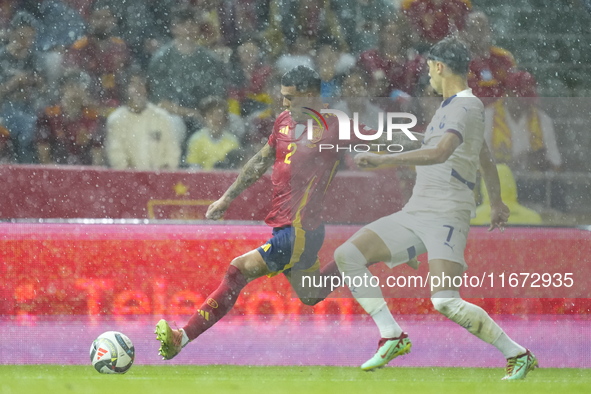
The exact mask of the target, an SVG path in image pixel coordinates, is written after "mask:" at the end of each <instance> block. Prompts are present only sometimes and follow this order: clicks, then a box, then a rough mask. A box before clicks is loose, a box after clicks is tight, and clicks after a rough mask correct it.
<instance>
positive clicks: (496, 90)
mask: <svg viewBox="0 0 591 394" xmlns="http://www.w3.org/2000/svg"><path fill="white" fill-rule="evenodd" d="M515 66H516V64H515V59H513V55H512V54H511V52H509V51H506V50H504V49H502V48H498V47H491V48H490V54H489V55H488V56H487V57H484V56H481V57H475V58H473V59H472V61H471V62H470V68H469V71H468V86H469V87H470V88H471V89H472V93H474V95H475V96H476V97H479V98H483V97H503V95H504V94H505V88H506V86H505V82H506V80H507V76H508V75H509V74H510V73H511V72H512V71H513V70H514V69H515ZM485 104H486V103H485Z"/></svg>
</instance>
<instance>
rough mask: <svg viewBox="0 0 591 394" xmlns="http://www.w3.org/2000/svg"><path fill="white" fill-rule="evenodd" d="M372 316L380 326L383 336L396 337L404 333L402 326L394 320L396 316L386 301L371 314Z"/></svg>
mask: <svg viewBox="0 0 591 394" xmlns="http://www.w3.org/2000/svg"><path fill="white" fill-rule="evenodd" d="M371 317H372V318H373V321H374V322H375V323H376V325H377V326H378V329H379V330H380V336H381V337H382V338H396V337H399V336H400V335H401V334H402V328H400V326H399V325H398V323H396V320H394V316H392V313H391V312H390V309H388V306H387V305H386V303H385V302H384V306H383V307H382V308H381V309H380V310H378V311H377V312H375V313H374V314H373V315H371Z"/></svg>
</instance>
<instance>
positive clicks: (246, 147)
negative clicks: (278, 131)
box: [240, 75, 285, 158]
mask: <svg viewBox="0 0 591 394" xmlns="http://www.w3.org/2000/svg"><path fill="white" fill-rule="evenodd" d="M264 91H265V92H267V93H268V94H269V104H267V107H266V108H264V109H261V110H259V111H256V112H253V113H252V114H250V115H249V116H248V117H247V118H246V122H245V123H246V126H245V133H244V135H243V136H242V139H241V141H240V145H241V146H242V150H243V151H244V157H247V158H248V157H252V156H253V155H254V154H255V153H257V152H258V151H259V150H261V148H262V147H263V146H264V145H265V144H266V143H267V141H268V140H269V136H270V135H271V132H272V131H273V126H274V125H275V120H276V119H277V116H279V114H280V113H281V112H283V111H284V110H285V107H284V106H283V95H282V94H281V76H279V75H276V76H275V77H272V78H269V80H268V81H267V84H266V86H265V88H264Z"/></svg>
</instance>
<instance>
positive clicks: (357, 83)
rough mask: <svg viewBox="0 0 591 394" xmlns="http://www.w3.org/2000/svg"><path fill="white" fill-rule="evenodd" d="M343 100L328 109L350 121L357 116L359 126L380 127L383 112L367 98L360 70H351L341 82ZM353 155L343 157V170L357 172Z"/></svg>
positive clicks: (365, 78)
mask: <svg viewBox="0 0 591 394" xmlns="http://www.w3.org/2000/svg"><path fill="white" fill-rule="evenodd" d="M342 96H343V98H342V99H341V100H339V101H337V102H336V103H335V104H334V105H331V106H330V107H331V108H333V109H336V110H339V111H343V112H344V113H346V114H347V115H348V116H349V118H350V119H354V113H357V114H358V122H359V124H363V125H367V126H369V127H371V128H373V129H374V130H377V129H378V128H379V126H380V122H379V121H380V113H382V114H383V113H384V110H383V109H382V108H380V107H378V106H377V105H375V104H373V103H372V102H371V101H370V100H369V98H368V96H369V83H368V76H367V74H366V73H365V72H364V71H363V70H360V69H353V70H351V72H350V73H349V74H348V75H347V76H346V77H345V79H344V80H343V91H342ZM382 120H383V123H382V127H383V128H382V130H383V131H385V127H386V126H385V124H386V123H385V122H386V118H385V115H384V114H383V115H382ZM354 156H355V153H353V152H348V153H346V154H345V156H344V160H343V163H341V166H342V167H343V168H348V169H351V170H357V165H356V164H355V162H354V161H353V157H354Z"/></svg>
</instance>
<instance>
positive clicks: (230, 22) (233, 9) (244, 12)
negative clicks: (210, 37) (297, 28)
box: [218, 0, 269, 48]
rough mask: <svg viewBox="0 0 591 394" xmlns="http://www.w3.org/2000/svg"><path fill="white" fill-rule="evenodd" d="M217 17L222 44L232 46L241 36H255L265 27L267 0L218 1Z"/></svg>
mask: <svg viewBox="0 0 591 394" xmlns="http://www.w3.org/2000/svg"><path fill="white" fill-rule="evenodd" d="M218 18H219V21H220V29H221V33H222V36H223V40H224V44H225V45H228V46H230V47H232V48H234V47H236V46H237V45H238V44H239V43H240V42H241V41H242V37H245V36H246V37H248V36H250V37H252V36H256V35H258V33H260V32H262V31H264V30H265V29H266V28H267V25H268V21H269V0H224V1H220V2H219V8H218Z"/></svg>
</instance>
